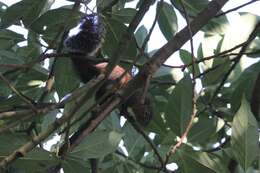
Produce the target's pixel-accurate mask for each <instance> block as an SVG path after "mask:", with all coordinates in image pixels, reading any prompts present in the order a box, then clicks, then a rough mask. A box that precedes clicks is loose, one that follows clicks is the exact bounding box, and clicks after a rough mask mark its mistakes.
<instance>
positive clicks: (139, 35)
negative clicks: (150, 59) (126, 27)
mask: <svg viewBox="0 0 260 173" xmlns="http://www.w3.org/2000/svg"><path fill="white" fill-rule="evenodd" d="M147 35H148V31H147V29H146V28H145V26H144V25H142V26H140V27H139V28H138V30H137V31H136V33H135V39H136V42H137V45H138V46H139V47H142V45H143V43H144V40H145V38H146V36H147ZM147 49H148V44H146V47H145V51H147Z"/></svg>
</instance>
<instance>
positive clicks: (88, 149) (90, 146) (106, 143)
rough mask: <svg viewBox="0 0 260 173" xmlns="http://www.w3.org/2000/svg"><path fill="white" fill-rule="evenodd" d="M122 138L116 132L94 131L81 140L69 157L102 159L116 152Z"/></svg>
mask: <svg viewBox="0 0 260 173" xmlns="http://www.w3.org/2000/svg"><path fill="white" fill-rule="evenodd" d="M122 137H123V135H122V134H121V133H118V132H116V131H95V132H93V133H91V134H90V135H89V136H88V137H87V138H86V139H85V140H83V141H82V142H81V143H80V144H79V145H78V146H77V147H76V148H75V149H74V150H73V151H72V152H71V153H70V154H69V156H71V157H76V158H82V159H85V160H86V159H89V158H100V157H104V156H105V155H107V154H109V153H112V152H114V151H115V150H116V148H117V147H118V144H119V142H120V140H121V139H122Z"/></svg>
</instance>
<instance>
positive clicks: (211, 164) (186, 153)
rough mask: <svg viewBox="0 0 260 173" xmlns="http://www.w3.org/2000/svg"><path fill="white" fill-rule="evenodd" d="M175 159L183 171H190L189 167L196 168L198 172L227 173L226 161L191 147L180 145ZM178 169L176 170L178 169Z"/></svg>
mask: <svg viewBox="0 0 260 173" xmlns="http://www.w3.org/2000/svg"><path fill="white" fill-rule="evenodd" d="M176 155H177V156H175V159H174V160H175V161H176V163H177V164H178V166H179V169H180V170H183V172H185V173H186V172H187V173H188V172H192V170H191V169H193V170H196V172H197V171H198V170H201V171H198V172H205V173H209V172H215V173H228V172H229V171H228V170H227V165H226V163H223V160H222V159H221V158H220V157H218V156H216V155H214V154H209V153H206V152H201V151H194V150H193V149H192V148H191V147H188V146H186V145H185V146H182V148H180V149H178V150H177V151H176ZM179 169H178V170H179Z"/></svg>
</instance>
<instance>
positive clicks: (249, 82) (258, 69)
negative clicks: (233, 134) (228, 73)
mask: <svg viewBox="0 0 260 173" xmlns="http://www.w3.org/2000/svg"><path fill="white" fill-rule="evenodd" d="M258 73H260V62H258V63H255V64H253V65H251V66H250V67H248V68H247V69H245V70H244V71H243V73H242V74H241V75H240V76H239V78H238V79H237V80H236V81H234V82H233V83H232V85H231V86H230V87H231V90H232V95H231V109H232V111H233V112H236V111H237V110H238V108H239V106H240V103H241V100H242V96H243V95H244V96H245V97H246V99H247V100H248V101H249V100H250V99H251V94H252V90H253V87H254V83H255V81H256V79H257V75H258Z"/></svg>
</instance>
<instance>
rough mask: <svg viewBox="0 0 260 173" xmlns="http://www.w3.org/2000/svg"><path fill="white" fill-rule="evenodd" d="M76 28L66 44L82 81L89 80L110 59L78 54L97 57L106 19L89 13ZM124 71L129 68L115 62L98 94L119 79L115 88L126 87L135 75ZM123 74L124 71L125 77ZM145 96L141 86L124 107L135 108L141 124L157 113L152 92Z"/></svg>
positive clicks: (102, 93) (99, 71) (124, 108)
mask: <svg viewBox="0 0 260 173" xmlns="http://www.w3.org/2000/svg"><path fill="white" fill-rule="evenodd" d="M76 29H77V33H75V34H74V35H71V36H68V37H67V38H66V39H65V40H64V47H65V48H66V49H67V50H68V51H69V52H70V53H71V54H72V56H71V60H72V62H73V65H74V69H75V71H76V72H77V74H78V75H79V77H80V79H81V81H82V82H84V83H87V82H88V81H89V80H91V79H92V78H93V77H96V76H98V75H99V74H100V73H104V72H105V70H106V67H107V65H108V63H107V62H101V63H96V62H94V61H91V60H90V59H89V58H85V59H84V58H77V56H78V55H79V54H81V55H82V54H84V56H86V57H92V58H93V57H94V58H95V57H96V56H97V54H98V53H99V52H100V50H101V46H102V43H103V40H104V39H103V38H104V34H105V29H104V25H103V23H102V19H101V17H100V15H99V14H97V13H92V14H87V15H85V16H84V17H83V18H82V19H81V21H80V23H79V24H78V26H76ZM124 73H125V69H124V68H123V67H121V66H119V65H117V66H115V67H114V69H113V70H112V72H111V74H110V75H109V77H108V79H107V81H106V82H105V83H104V84H103V86H101V87H100V88H99V90H98V91H97V93H96V98H100V97H101V96H103V95H104V94H105V93H107V92H108V91H109V90H111V85H112V86H114V84H115V82H119V84H117V85H116V86H117V87H116V88H113V89H121V88H123V87H125V86H126V85H127V83H128V82H129V81H130V80H131V79H132V78H133V76H132V75H131V74H129V73H128V72H127V73H125V74H124ZM122 74H124V76H123V77H122ZM118 80H119V81H118ZM142 97H143V91H142V90H137V91H136V92H134V93H133V94H132V95H131V96H130V97H129V98H128V99H127V100H126V101H125V102H124V103H123V104H122V106H121V108H120V110H122V113H124V112H126V111H128V108H131V109H132V112H133V114H134V116H135V119H136V120H137V121H138V122H139V124H141V125H142V126H146V125H148V123H149V122H150V120H151V118H152V117H153V114H154V111H153V106H152V101H151V97H150V96H149V95H148V94H146V96H145V98H144V99H142ZM141 100H143V103H141Z"/></svg>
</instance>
